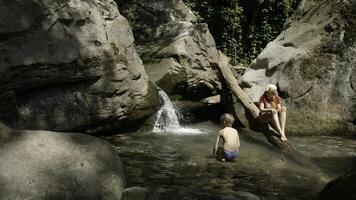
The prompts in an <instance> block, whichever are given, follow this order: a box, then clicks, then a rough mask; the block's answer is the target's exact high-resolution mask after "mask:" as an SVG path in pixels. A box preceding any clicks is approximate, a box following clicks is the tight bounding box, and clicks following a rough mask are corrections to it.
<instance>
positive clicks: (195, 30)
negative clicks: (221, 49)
mask: <svg viewBox="0 0 356 200" xmlns="http://www.w3.org/2000/svg"><path fill="white" fill-rule="evenodd" d="M117 2H118V5H119V10H120V12H121V13H122V14H123V15H124V16H125V17H126V18H127V19H128V20H129V21H130V24H131V25H132V27H133V33H134V36H135V39H136V49H137V51H138V53H139V54H140V56H141V58H142V60H143V62H144V65H145V69H146V72H147V74H148V75H149V77H150V79H151V80H152V81H153V82H155V83H156V84H157V85H158V86H159V87H161V88H162V89H163V90H164V91H166V93H168V94H169V95H171V96H172V95H177V96H178V97H180V98H183V99H188V100H194V101H196V100H200V99H203V98H205V97H208V96H212V95H216V94H218V93H219V92H220V91H221V89H222V86H221V82H220V80H219V77H218V70H217V68H216V63H217V61H218V51H217V49H216V47H215V42H214V39H213V37H212V35H211V34H210V32H209V30H208V27H207V25H206V24H198V23H197V20H196V17H195V16H194V14H193V13H192V12H191V10H190V9H189V8H188V7H187V6H185V4H184V3H183V1H182V0H154V1H151V0H128V1H126V0H117Z"/></svg>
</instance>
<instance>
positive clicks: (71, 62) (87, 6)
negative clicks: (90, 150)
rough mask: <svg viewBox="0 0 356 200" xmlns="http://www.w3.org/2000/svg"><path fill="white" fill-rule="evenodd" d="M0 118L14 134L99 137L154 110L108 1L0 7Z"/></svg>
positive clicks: (51, 0) (38, 1)
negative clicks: (87, 134) (83, 132)
mask: <svg viewBox="0 0 356 200" xmlns="http://www.w3.org/2000/svg"><path fill="white" fill-rule="evenodd" d="M0 16H1V17H0V51H1V53H0V72H1V73H0V76H1V77H0V91H1V92H0V119H1V120H3V121H6V122H7V123H9V124H10V125H11V126H13V127H17V128H20V129H47V130H56V131H68V130H87V129H90V130H94V131H98V130H101V129H100V128H103V127H104V128H108V127H107V126H106V125H108V126H117V127H123V126H125V125H127V124H130V122H135V121H136V120H138V119H143V118H145V117H147V116H149V115H151V114H152V113H153V112H154V110H155V106H156V104H157V103H158V100H157V99H158V98H157V97H158V96H157V95H158V94H157V91H156V88H155V87H154V86H153V84H152V83H150V81H149V79H148V76H147V74H146V73H145V71H144V67H143V65H142V61H141V59H140V58H139V56H138V54H137V53H136V50H135V48H134V46H133V43H134V38H133V35H132V30H131V27H130V25H129V23H128V21H127V20H126V19H125V18H124V17H123V16H121V15H120V14H119V11H118V8H117V5H116V3H115V2H114V1H113V0H91V1H85V0H65V1H58V0H26V1H21V0H14V1H0Z"/></svg>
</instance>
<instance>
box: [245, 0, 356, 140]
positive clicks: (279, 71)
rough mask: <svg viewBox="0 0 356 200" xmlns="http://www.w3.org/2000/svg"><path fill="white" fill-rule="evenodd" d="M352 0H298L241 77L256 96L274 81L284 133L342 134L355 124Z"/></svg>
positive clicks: (354, 10) (355, 49) (355, 52)
mask: <svg viewBox="0 0 356 200" xmlns="http://www.w3.org/2000/svg"><path fill="white" fill-rule="evenodd" d="M355 16H356V2H355V1H332V0H328V1H317V0H303V1H301V3H300V4H299V7H298V8H297V10H296V11H295V13H294V14H293V15H292V16H291V17H290V18H289V19H288V20H287V21H286V23H285V26H284V30H283V31H282V33H281V34H280V35H279V36H278V37H277V38H276V39H275V40H274V41H272V42H270V43H269V44H268V45H267V47H266V48H265V49H264V50H263V51H262V53H261V54H260V55H259V56H258V57H257V58H256V59H255V60H254V61H253V62H252V64H251V66H250V68H249V69H248V70H247V71H246V73H245V74H244V76H243V78H242V85H243V86H244V87H245V89H244V90H245V91H246V92H247V94H248V95H249V96H250V97H251V98H252V99H253V100H254V101H257V100H258V98H259V96H260V95H262V93H263V92H264V90H265V88H266V85H267V84H269V83H273V84H276V85H277V86H278V89H279V94H280V95H281V96H282V98H283V102H284V103H285V104H286V105H287V107H288V119H287V121H288V122H287V123H288V124H287V134H292V133H294V134H347V133H350V132H354V131H355V123H356V95H355V92H356V87H355V86H356V67H355V66H356V59H355V57H356V45H355V44H356V43H355V39H356V35H355V31H356V26H355V23H356V18H355Z"/></svg>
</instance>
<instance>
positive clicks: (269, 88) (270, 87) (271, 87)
mask: <svg viewBox="0 0 356 200" xmlns="http://www.w3.org/2000/svg"><path fill="white" fill-rule="evenodd" d="M276 91H277V86H276V85H273V84H268V85H267V88H266V92H267V93H273V92H276Z"/></svg>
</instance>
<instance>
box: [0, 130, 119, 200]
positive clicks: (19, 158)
mask: <svg viewBox="0 0 356 200" xmlns="http://www.w3.org/2000/svg"><path fill="white" fill-rule="evenodd" d="M4 135H11V137H3V136H4ZM0 139H1V146H0V160H1V165H0V199H12V200H20V199H29V200H46V199H62V200H67V199H68V200H69V199H88V200H98V199H102V200H120V199H122V194H123V191H124V188H125V178H124V177H125V176H124V172H123V168H122V164H121V162H120V158H119V157H118V155H117V153H116V152H115V151H114V150H113V148H112V147H111V145H110V144H109V143H107V142H105V141H103V140H100V139H98V138H95V137H92V136H87V135H82V134H76V133H56V132H49V131H15V130H11V129H9V128H7V127H6V126H3V125H2V124H0Z"/></svg>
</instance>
